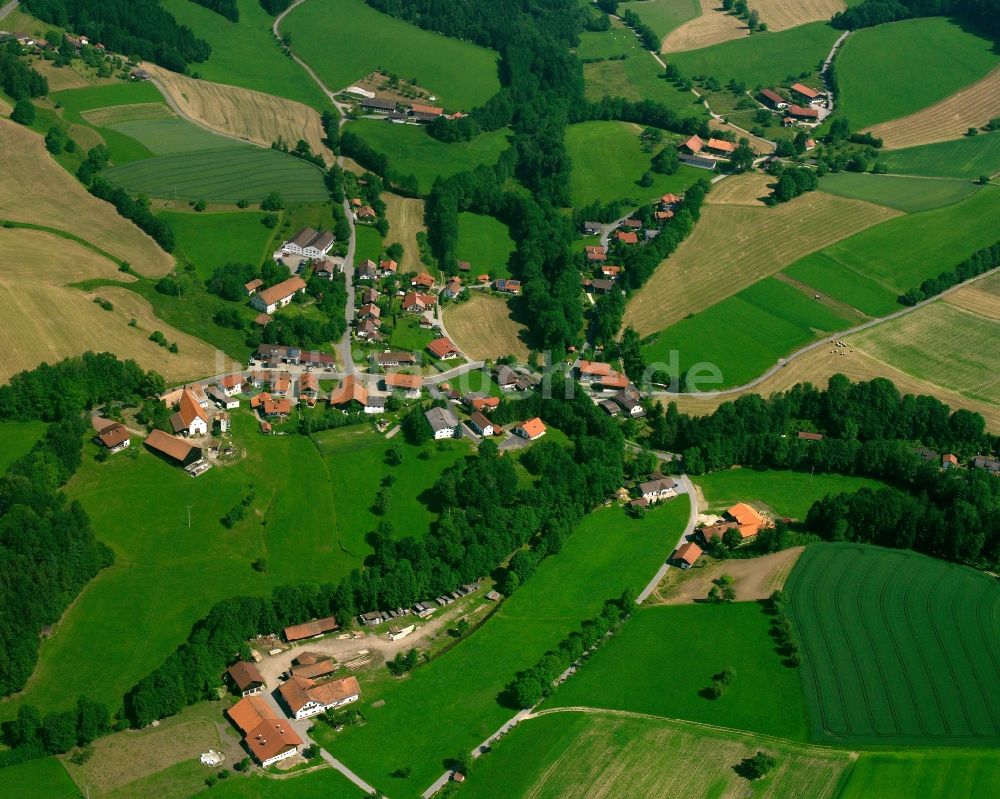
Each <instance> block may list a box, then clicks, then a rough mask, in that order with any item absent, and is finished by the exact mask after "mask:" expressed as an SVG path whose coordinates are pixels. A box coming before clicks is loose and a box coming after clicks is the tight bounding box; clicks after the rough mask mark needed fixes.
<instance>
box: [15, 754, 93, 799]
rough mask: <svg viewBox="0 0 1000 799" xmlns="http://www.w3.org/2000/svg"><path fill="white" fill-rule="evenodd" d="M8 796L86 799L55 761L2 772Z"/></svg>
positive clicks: (34, 762)
mask: <svg viewBox="0 0 1000 799" xmlns="http://www.w3.org/2000/svg"><path fill="white" fill-rule="evenodd" d="M0 789H2V791H3V793H4V795H5V796H17V797H23V798H24V799H83V793H82V792H81V791H80V789H79V788H77V787H76V785H75V784H74V782H73V780H71V779H70V776H69V774H67V773H66V769H65V768H63V765H62V763H60V762H59V761H58V760H57V759H56V758H54V757H43V758H41V759H40V760H29V761H28V762H26V763H19V764H17V765H16V766H8V767H7V768H5V769H3V770H2V771H0Z"/></svg>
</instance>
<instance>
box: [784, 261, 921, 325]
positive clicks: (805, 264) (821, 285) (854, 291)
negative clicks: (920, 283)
mask: <svg viewBox="0 0 1000 799" xmlns="http://www.w3.org/2000/svg"><path fill="white" fill-rule="evenodd" d="M784 274H786V275H788V276H789V277H790V278H792V279H793V280H798V281H799V282H800V283H804V284H805V285H807V286H809V287H810V288H812V289H815V290H816V291H818V292H821V293H823V294H827V295H828V296H830V297H836V298H837V299H838V300H840V301H841V302H844V303H847V304H848V305H850V306H851V307H852V308H857V309H858V310H859V311H861V312H862V313H865V314H867V315H868V316H885V315H886V314H890V313H892V312H893V311H898V310H900V308H901V307H902V306H900V305H899V303H898V302H897V301H896V297H897V296H898V292H894V291H890V290H889V289H887V288H886V287H885V286H883V285H881V284H879V283H876V282H875V281H874V280H872V279H871V278H868V277H865V276H864V275H861V274H858V273H857V272H854V271H851V270H849V269H847V268H845V267H844V265H843V264H842V263H840V262H839V261H837V260H836V259H834V258H831V257H830V256H829V255H827V254H826V253H824V252H814V253H812V254H811V255H807V256H805V257H804V258H800V259H799V260H798V261H796V262H795V263H793V264H792V265H791V266H788V267H786V268H785V271H784Z"/></svg>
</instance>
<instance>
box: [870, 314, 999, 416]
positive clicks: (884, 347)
mask: <svg viewBox="0 0 1000 799" xmlns="http://www.w3.org/2000/svg"><path fill="white" fill-rule="evenodd" d="M998 336H1000V320H997V319H990V318H987V317H984V316H980V315H978V314H975V313H971V312H969V311H966V310H963V309H961V308H957V307H955V306H954V305H951V304H949V303H946V302H935V303H931V304H930V305H927V306H925V307H923V308H921V309H919V310H918V311H914V312H913V313H911V314H907V315H906V316H903V317H901V318H899V319H893V320H892V321H891V322H886V323H885V324H881V325H877V326H875V327H872V328H869V329H868V330H864V331H862V332H861V333H857V334H855V335H854V336H851V339H850V342H851V344H852V345H853V346H855V347H857V348H858V349H860V350H861V351H863V352H865V353H867V354H868V355H870V356H871V357H873V358H876V359H877V360H879V361H882V362H883V363H887V364H891V365H892V366H894V367H896V368H897V369H901V370H903V371H904V372H908V373H909V374H912V375H913V376H914V377H916V378H917V379H918V380H923V381H925V382H928V383H931V384H933V385H937V386H944V387H947V388H949V389H952V390H953V391H957V392H958V393H959V394H962V395H965V396H967V397H969V398H970V399H976V400H981V401H983V402H989V403H993V404H996V405H1000V376H998V373H997V366H998V363H997V340H998Z"/></svg>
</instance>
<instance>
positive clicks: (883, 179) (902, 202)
mask: <svg viewBox="0 0 1000 799" xmlns="http://www.w3.org/2000/svg"><path fill="white" fill-rule="evenodd" d="M998 139H1000V137H998ZM819 188H820V190H821V191H825V192H828V193H829V194H836V195H837V196H838V197H850V198H852V199H855V200H864V201H865V202H870V203H875V204H876V205H886V206H888V207H889V208H895V209H897V210H899V211H903V212H904V213H914V212H917V211H929V210H930V209H932V208H940V207H942V206H945V205H951V204H952V203H957V202H959V201H960V200H964V199H965V198H966V197H968V196H969V195H970V194H973V193H975V192H976V190H977V189H978V187H977V186H976V184H974V183H972V181H962V180H948V179H946V178H941V179H937V180H935V179H934V178H922V177H906V176H903V175H873V174H871V173H868V172H831V173H830V174H828V175H824V176H823V180H822V181H821V182H820V185H819Z"/></svg>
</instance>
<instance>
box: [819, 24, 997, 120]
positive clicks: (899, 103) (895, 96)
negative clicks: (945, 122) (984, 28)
mask: <svg viewBox="0 0 1000 799" xmlns="http://www.w3.org/2000/svg"><path fill="white" fill-rule="evenodd" d="M998 62H1000V56H998V54H997V53H996V52H994V50H993V45H992V43H991V42H990V41H988V40H987V39H983V38H980V37H979V36H976V35H975V34H973V33H970V32H968V31H965V30H963V29H962V28H961V27H959V26H958V25H957V24H955V23H954V22H951V21H950V20H948V19H946V18H944V17H924V18H921V19H909V20H903V21H901V22H892V23H889V24H886V25H877V26H875V27H873V28H863V29H862V30H858V31H855V32H854V34H853V35H852V36H851V37H850V38H849V39H848V40H847V41H846V42H845V43H844V47H843V49H842V50H841V52H840V54H839V55H838V57H837V82H838V83H839V85H840V97H839V98H838V106H839V107H838V109H837V112H838V114H840V115H841V116H843V117H844V118H846V119H848V120H850V122H851V127H852V128H856V129H861V128H864V127H868V126H870V125H874V124H876V123H878V122H885V121H886V120H890V119H896V118H898V117H905V116H907V115H908V114H912V113H913V112H915V111H919V110H920V109H922V108H926V107H927V106H931V105H933V104H934V103H937V102H939V101H940V100H943V99H944V98H946V97H948V96H949V95H951V94H954V93H955V92H957V91H958V90H959V89H962V88H963V87H965V86H968V85H969V84H972V83H975V82H976V81H978V80H979V79H980V78H982V77H984V76H985V75H986V74H987V73H988V72H989V71H990V70H991V69H993V68H994V67H996V66H997V63H998ZM873 75H877V76H878V79H877V80H873V79H872V76H873ZM985 121H986V120H985V119H984V120H983V121H982V122H980V123H979V124H983V123H984V122H985Z"/></svg>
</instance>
